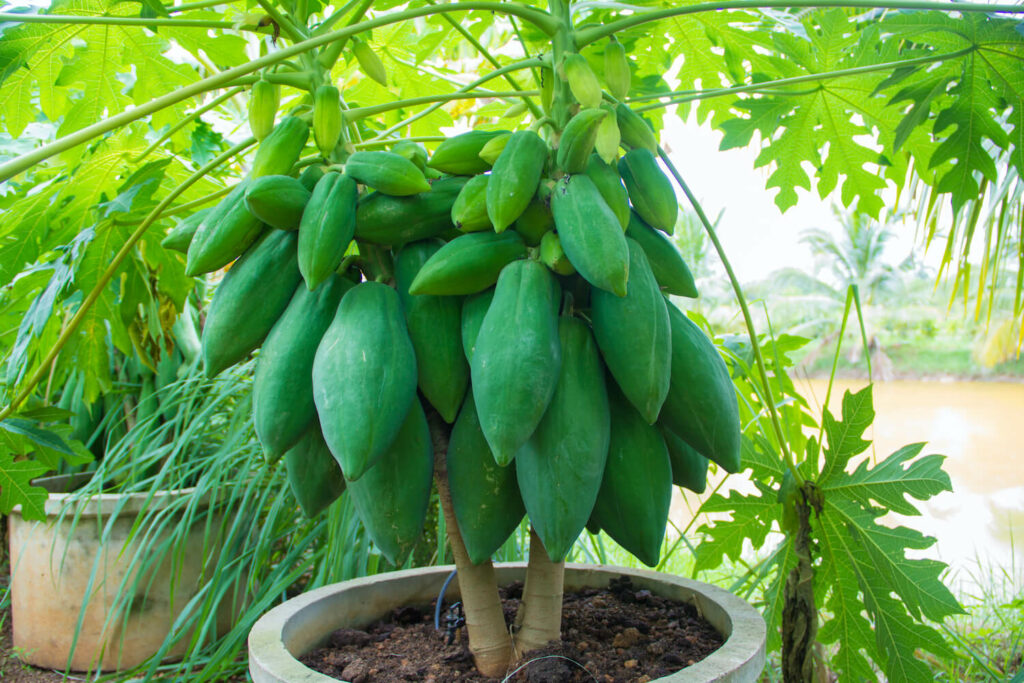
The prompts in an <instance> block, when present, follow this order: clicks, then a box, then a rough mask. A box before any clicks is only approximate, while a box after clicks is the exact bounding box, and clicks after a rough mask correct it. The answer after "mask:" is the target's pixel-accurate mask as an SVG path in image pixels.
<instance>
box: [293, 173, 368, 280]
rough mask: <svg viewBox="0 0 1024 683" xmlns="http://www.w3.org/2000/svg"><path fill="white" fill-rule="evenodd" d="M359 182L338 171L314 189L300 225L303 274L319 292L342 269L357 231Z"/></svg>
mask: <svg viewBox="0 0 1024 683" xmlns="http://www.w3.org/2000/svg"><path fill="white" fill-rule="evenodd" d="M357 199H358V192H357V190H356V181H354V180H352V179H351V178H349V177H348V176H345V175H342V174H340V173H335V172H334V171H332V172H330V173H327V174H326V175H324V177H323V178H321V179H320V182H318V183H317V184H316V187H315V188H314V189H313V194H312V195H311V196H310V198H309V202H308V203H307V204H306V210H305V211H304V212H303V214H302V221H301V222H300V223H299V271H300V272H301V273H302V277H303V279H304V280H305V281H306V287H307V288H308V289H311V290H312V289H316V288H317V287H318V286H319V285H320V283H321V282H323V281H324V280H326V279H327V278H328V277H330V275H331V273H333V272H334V271H335V270H337V269H338V266H339V265H341V261H342V259H343V258H344V257H345V251H346V250H347V249H348V245H349V243H351V242H352V237H353V235H354V234H355V229H356V201H357Z"/></svg>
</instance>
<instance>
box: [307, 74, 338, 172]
mask: <svg viewBox="0 0 1024 683" xmlns="http://www.w3.org/2000/svg"><path fill="white" fill-rule="evenodd" d="M343 125H344V119H343V116H342V113H341V93H339V92H338V89H337V88H336V87H334V86H333V85H321V86H320V87H319V88H317V89H316V92H314V93H313V139H314V140H316V147H317V149H319V150H320V154H322V155H323V156H324V157H327V156H328V155H329V154H330V153H331V152H332V151H334V148H335V147H336V146H337V145H338V141H339V140H341V129H342V126H343Z"/></svg>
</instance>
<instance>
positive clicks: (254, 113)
mask: <svg viewBox="0 0 1024 683" xmlns="http://www.w3.org/2000/svg"><path fill="white" fill-rule="evenodd" d="M280 105H281V87H280V86H278V85H274V84H273V83H271V82H269V81H265V80H263V79H262V78H261V79H260V80H258V81H256V82H255V83H253V84H252V92H251V93H250V95H249V129H250V130H251V131H252V136H253V137H254V138H256V139H257V140H263V139H264V138H266V137H267V136H268V135H270V132H271V131H272V130H274V119H275V118H276V117H277V108H278V107H279V106H280Z"/></svg>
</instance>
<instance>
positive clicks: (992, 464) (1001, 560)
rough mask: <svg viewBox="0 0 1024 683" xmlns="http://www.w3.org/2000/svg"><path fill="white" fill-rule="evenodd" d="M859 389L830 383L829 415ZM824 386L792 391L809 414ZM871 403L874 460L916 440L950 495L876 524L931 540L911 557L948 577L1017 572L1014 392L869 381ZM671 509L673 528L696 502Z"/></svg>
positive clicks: (1019, 529)
mask: <svg viewBox="0 0 1024 683" xmlns="http://www.w3.org/2000/svg"><path fill="white" fill-rule="evenodd" d="M864 385H865V382H864V381H856V380H852V381H838V382H837V384H836V387H835V388H834V389H833V395H832V401H831V405H832V412H833V413H837V412H838V411H839V401H840V400H841V397H842V392H843V391H845V390H846V389H852V390H854V391H856V390H857V389H860V388H862V387H863V386H864ZM826 386H827V382H825V381H824V380H809V381H808V380H804V381H802V382H800V383H799V384H798V388H799V390H800V391H801V392H802V393H804V395H805V396H806V397H807V399H808V401H809V402H810V403H811V405H812V407H813V409H814V410H815V411H816V414H818V415H820V403H821V402H822V401H823V400H824V397H825V390H826ZM874 405H875V413H876V416H875V423H874V425H873V427H872V428H871V429H870V430H869V431H868V433H867V434H866V436H865V438H868V439H870V440H872V441H873V447H874V455H875V457H876V458H877V459H878V460H881V459H884V458H885V457H886V456H888V455H889V454H890V453H892V452H893V451H895V450H897V449H898V448H900V447H902V446H904V445H906V444H909V443H915V442H919V441H926V442H927V445H926V446H925V449H924V451H923V452H922V454H929V453H941V454H943V455H945V456H947V458H946V460H945V462H944V469H945V470H946V472H948V473H949V476H950V479H951V480H952V484H953V492H952V493H949V492H947V493H942V494H940V495H938V496H935V497H934V498H932V499H931V500H930V501H928V502H926V503H921V504H919V505H918V507H919V509H920V510H921V511H922V516H920V517H901V516H897V515H890V516H888V517H886V518H883V522H884V523H886V524H893V525H895V524H902V525H906V526H910V527H912V528H915V529H917V530H919V531H921V532H923V533H925V534H927V535H929V536H933V537H934V538H936V539H937V543H936V545H935V546H933V547H932V548H929V549H928V550H925V551H921V552H919V553H917V554H916V556H918V557H932V558H935V559H939V560H942V561H943V562H946V563H949V564H950V565H951V568H952V569H953V570H954V571H955V572H956V573H957V574H969V573H971V572H973V571H975V570H976V569H977V568H978V562H979V561H981V562H983V563H986V564H990V565H991V564H994V565H996V566H999V567H1010V566H1011V564H1014V563H1015V564H1016V567H1017V569H1018V571H1019V570H1020V568H1021V566H1022V565H1024V384H1015V383H1002V382H941V381H929V382H923V381H921V382H919V381H903V380H899V381H890V382H879V383H876V384H875V388H874ZM709 483H711V482H709ZM737 484H738V486H737V488H740V489H745V488H746V486H744V485H743V483H742V482H737ZM729 487H730V486H727V488H729ZM709 488H710V487H709ZM675 503H676V504H675V506H674V509H673V521H674V522H675V523H676V524H680V525H681V526H680V528H682V526H685V525H686V524H687V523H688V522H689V521H690V518H691V517H692V515H691V514H689V512H688V510H691V509H694V508H695V506H696V504H699V501H698V500H696V497H693V496H688V497H687V499H686V500H677V501H675ZM695 526H696V525H695Z"/></svg>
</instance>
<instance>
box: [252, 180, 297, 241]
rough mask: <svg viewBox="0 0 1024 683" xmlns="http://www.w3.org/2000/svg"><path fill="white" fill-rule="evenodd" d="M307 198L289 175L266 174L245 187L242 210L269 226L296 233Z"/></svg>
mask: <svg viewBox="0 0 1024 683" xmlns="http://www.w3.org/2000/svg"><path fill="white" fill-rule="evenodd" d="M309 196H310V193H309V190H307V189H306V186H305V185H303V184H302V183H301V182H299V181H298V180H297V179H295V178H292V177H291V176H287V175H265V176H263V177H262V178H257V179H256V180H253V181H252V182H250V183H249V184H248V185H247V186H246V188H245V207H246V208H247V209H249V213H251V214H252V215H254V216H256V218H258V219H260V220H261V221H263V222H264V223H266V224H267V225H269V226H271V227H274V228H277V229H278V230H297V229H298V227H299V222H300V221H301V220H302V211H303V210H304V209H305V208H306V203H307V202H309Z"/></svg>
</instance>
